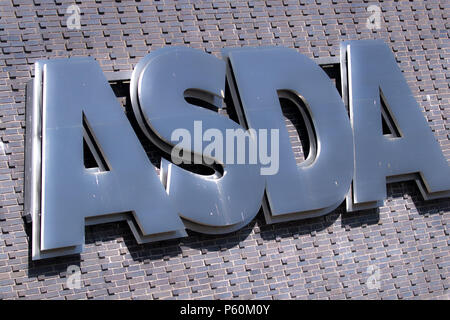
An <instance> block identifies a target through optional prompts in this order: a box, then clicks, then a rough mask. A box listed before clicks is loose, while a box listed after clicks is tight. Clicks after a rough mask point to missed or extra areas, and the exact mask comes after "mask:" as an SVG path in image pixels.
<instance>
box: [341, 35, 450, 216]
mask: <svg viewBox="0 0 450 320" xmlns="http://www.w3.org/2000/svg"><path fill="white" fill-rule="evenodd" d="M345 58H346V62H347V65H345ZM341 59H342V60H341V61H343V62H344V63H343V64H341V70H343V71H344V73H345V72H347V73H348V88H346V87H344V88H343V91H344V100H346V102H347V103H348V106H349V110H350V118H351V124H352V127H353V135H354V144H355V146H354V150H355V176H354V180H353V187H352V189H353V192H350V193H349V196H348V201H347V210H348V211H351V210H358V209H364V208H373V207H377V206H379V205H381V204H382V201H383V199H384V198H385V197H386V182H395V181H401V180H411V179H415V180H416V182H417V184H418V186H419V189H420V190H421V192H422V195H423V197H424V198H425V199H432V198H440V197H448V196H449V195H450V192H449V190H450V167H449V165H448V164H447V161H446V160H445V158H444V156H443V154H442V151H441V149H440V147H439V144H438V143H437V141H436V139H435V137H434V135H433V133H432V131H431V130H430V128H429V126H428V125H427V123H426V121H425V119H424V117H423V114H422V112H421V111H420V108H419V106H418V104H417V102H416V101H415V99H414V97H413V95H412V93H411V90H410V89H409V87H408V84H407V83H406V81H405V79H404V77H403V75H402V73H401V70H400V68H399V67H398V66H397V63H396V61H395V58H394V56H393V55H392V53H391V51H390V49H389V47H388V46H387V45H386V44H385V43H384V42H383V41H381V40H380V41H374V40H364V41H348V42H344V43H342V44H341ZM347 97H348V98H347ZM382 102H384V105H385V106H386V108H385V110H383V108H382ZM386 109H387V110H386ZM382 113H384V114H385V116H387V117H388V118H391V119H392V122H393V126H395V127H396V129H398V132H399V136H392V135H391V136H384V135H383V131H382ZM386 178H387V179H386ZM422 183H423V184H422Z"/></svg>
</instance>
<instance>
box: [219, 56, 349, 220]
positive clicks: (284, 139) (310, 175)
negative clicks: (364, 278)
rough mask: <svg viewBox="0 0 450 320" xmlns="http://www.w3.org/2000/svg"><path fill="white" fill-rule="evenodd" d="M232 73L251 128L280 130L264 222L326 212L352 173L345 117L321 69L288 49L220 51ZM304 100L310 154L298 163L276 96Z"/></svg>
mask: <svg viewBox="0 0 450 320" xmlns="http://www.w3.org/2000/svg"><path fill="white" fill-rule="evenodd" d="M224 54H225V55H228V57H229V61H230V62H231V66H232V69H233V72H234V75H235V79H236V84H237V87H238V88H239V94H240V98H241V101H242V108H243V113H244V115H245V118H246V119H247V121H248V125H249V127H250V128H255V129H259V128H264V129H272V128H276V129H279V130H280V148H279V149H280V170H279V172H278V174H276V175H272V176H267V177H266V194H267V199H266V200H265V204H264V212H265V216H266V220H267V222H269V223H273V222H278V221H286V220H293V219H299V218H307V217H312V216H319V215H323V214H326V213H328V212H330V211H331V210H333V209H334V208H336V207H337V206H338V205H339V204H340V203H341V202H342V201H343V200H344V199H345V195H346V194H347V192H348V190H349V187H350V183H351V179H352V174H353V157H352V154H353V145H352V132H351V127H350V122H349V119H348V116H347V113H346V111H345V107H344V104H343V103H342V100H341V97H340V96H339V93H338V91H337V90H336V88H335V87H334V85H333V83H332V82H331V80H330V79H329V78H328V77H327V75H326V74H325V72H324V71H323V70H322V69H321V68H320V67H319V66H318V65H316V64H315V63H314V62H313V61H312V60H310V59H308V58H307V57H306V56H304V55H302V54H300V53H298V52H296V51H295V50H291V49H287V48H258V49H254V48H249V49H231V50H229V51H225V52H224ZM280 94H283V96H284V97H287V98H291V99H292V100H293V102H295V101H296V100H298V99H301V100H303V102H304V103H305V104H306V106H307V108H308V110H307V112H308V113H309V115H310V117H311V119H312V125H313V126H314V128H315V132H316V138H317V147H316V148H317V149H316V150H315V152H313V153H314V157H312V158H310V159H307V160H306V161H304V162H303V163H302V164H300V165H297V164H296V162H295V157H294V153H293V151H292V149H291V145H290V142H289V136H288V132H287V129H286V126H285V124H284V118H283V114H282V112H281V108H280V103H279V95H280Z"/></svg>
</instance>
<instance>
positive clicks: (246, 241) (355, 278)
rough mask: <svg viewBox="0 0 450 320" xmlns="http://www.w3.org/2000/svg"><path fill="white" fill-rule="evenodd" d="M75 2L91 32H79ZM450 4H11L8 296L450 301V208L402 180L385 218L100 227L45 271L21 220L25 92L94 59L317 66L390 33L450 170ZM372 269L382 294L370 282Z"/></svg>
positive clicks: (4, 205) (4, 175)
mask: <svg viewBox="0 0 450 320" xmlns="http://www.w3.org/2000/svg"><path fill="white" fill-rule="evenodd" d="M71 4H77V5H79V7H80V8H81V12H82V15H81V30H80V31H76V30H74V31H70V30H68V29H67V27H66V19H67V15H65V12H66V8H67V7H68V6H69V5H71ZM370 4H377V5H378V6H380V7H381V8H382V25H381V29H380V30H377V31H376V32H373V31H371V30H368V29H367V28H366V19H367V18H368V16H369V15H370V14H369V13H368V12H367V11H366V8H367V7H368V6H369V5H370ZM449 9H450V3H449V2H448V1H444V0H443V1H434V0H433V1H379V2H377V1H362V0H315V1H314V0H299V1H298V0H296V1H291V0H285V1H230V0H218V1H214V2H210V1H194V0H191V1H187V0H186V1H173V0H166V1H150V0H141V1H138V0H136V1H131V0H130V1H111V0H77V1H65V0H1V1H0V50H1V51H0V52H1V53H0V137H1V141H0V201H1V202H0V299H17V298H33V299H36V298H49V299H91V298H97V299H131V298H137V299H169V298H175V299H181V298H189V299H191V298H195V299H197V298H199V299H200V298H202V299H231V298H238V299H246V298H249V299H254V298H261V299H288V298H296V299H316V298H319V299H330V298H331V299H335V298H336V299H345V298H352V299H368V298H377V299H380V298H383V299H409V298H421V299H430V298H435V299H436V298H439V299H448V298H449V291H448V288H449V285H450V272H449V271H450V251H449V245H450V238H449V226H448V223H450V214H449V211H450V200H449V199H443V200H438V201H428V202H426V201H423V200H422V198H421V196H420V194H419V192H418V189H417V188H416V186H415V185H414V184H413V183H412V182H408V183H396V184H391V185H389V186H388V199H387V200H386V201H385V203H384V206H383V207H380V208H379V209H378V210H367V211H361V212H357V213H346V212H345V210H344V206H343V205H342V206H341V207H339V208H338V209H337V210H335V211H334V212H332V213H331V214H329V215H327V216H325V217H321V218H315V219H308V220H303V221H296V222H291V223H282V224H275V225H266V224H265V223H264V221H263V219H262V215H261V214H259V215H258V217H257V218H256V219H255V220H254V221H253V222H252V223H250V225H249V226H247V227H245V228H243V229H242V230H240V231H238V232H235V233H233V234H229V235H224V236H206V235H201V234H196V233H193V232H190V237H188V238H185V239H179V240H171V241H164V242H159V243H155V244H147V245H137V244H136V242H135V241H134V239H133V237H132V235H131V233H130V231H129V229H128V227H127V225H126V224H124V223H111V224H105V225H101V226H93V227H87V228H86V250H85V252H84V253H82V254H81V256H79V257H77V256H71V257H60V258H56V259H50V260H46V261H38V262H32V261H31V260H30V258H29V256H30V242H29V234H30V230H29V226H28V225H26V224H24V222H23V220H22V211H23V181H24V173H23V172H24V128H25V123H24V88H25V84H26V82H27V81H28V80H29V79H31V77H32V75H33V68H32V67H33V63H34V62H35V61H36V60H37V59H42V58H55V57H69V56H85V55H90V56H93V57H95V58H96V59H97V61H99V63H100V65H101V67H102V68H103V70H104V71H105V72H115V71H125V70H132V68H133V67H134V66H135V65H136V63H137V62H138V60H139V59H140V58H141V57H143V56H144V55H145V54H146V53H147V52H148V51H151V50H155V49H157V48H160V47H165V46H170V45H185V46H190V47H194V48H200V49H204V50H205V51H206V52H210V53H212V54H215V55H218V54H219V52H220V49H221V48H223V47H231V46H262V45H283V46H287V47H292V48H296V49H297V50H298V51H299V52H301V53H304V54H306V55H308V56H309V57H312V58H314V57H329V56H335V55H338V54H339V43H340V41H342V40H348V39H372V38H380V39H383V40H384V41H385V42H387V43H388V44H389V45H390V47H391V49H392V51H393V52H394V54H395V56H396V58H397V60H398V63H399V66H400V68H401V69H402V70H403V72H404V75H405V77H406V79H407V81H408V84H409V85H410V87H411V89H412V91H413V93H414V95H415V97H416V100H417V101H418V102H419V104H420V106H421V108H422V109H423V114H424V116H425V117H426V119H427V120H428V123H429V125H430V127H431V128H432V130H433V132H434V134H435V137H436V139H437V140H438V141H439V143H440V145H441V148H442V150H443V152H444V154H445V157H446V158H447V160H448V161H449V162H450V140H449V137H450V136H449V134H450V122H449V119H448V117H449V114H450V89H449V78H450V73H449V71H448V67H449V58H450V52H449V50H450V42H449V32H450V22H449V20H448V17H449V14H450V10H449ZM69 265H79V266H80V267H81V273H82V274H81V279H82V283H81V288H80V289H69V288H68V287H67V286H66V280H67V277H66V269H67V267H68V266H69ZM369 266H374V268H375V271H378V272H379V281H378V283H379V284H380V286H379V288H378V289H377V288H374V289H369V287H368V286H367V282H368V281H369V279H368V278H369V277H370V276H371V274H370V273H368V267H369ZM372 276H374V275H372ZM375 276H376V275H375Z"/></svg>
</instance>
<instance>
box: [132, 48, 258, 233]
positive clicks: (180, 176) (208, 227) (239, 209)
mask: <svg viewBox="0 0 450 320" xmlns="http://www.w3.org/2000/svg"><path fill="white" fill-rule="evenodd" d="M130 90H131V98H132V103H133V110H134V113H135V115H136V117H137V119H138V122H139V124H140V126H141V128H142V129H143V130H144V132H145V133H146V135H147V136H148V138H149V139H151V140H152V141H153V142H154V143H155V144H157V145H158V146H159V147H160V148H161V149H163V150H164V151H166V152H167V153H168V154H170V153H171V150H172V148H173V146H174V142H173V141H172V139H171V136H172V133H173V132H174V131H175V130H177V129H181V130H183V131H184V132H186V131H187V132H189V133H190V136H192V137H193V138H194V139H195V138H198V136H197V137H196V135H197V134H198V132H196V129H195V123H201V126H202V130H203V131H204V132H206V131H207V130H216V131H215V132H220V133H221V135H222V137H225V136H226V133H225V131H226V129H242V128H241V127H240V126H239V125H238V124H237V123H235V122H233V121H232V120H230V119H228V118H226V117H224V116H221V115H219V114H217V113H216V112H214V111H212V110H207V109H204V108H200V107H197V106H194V105H191V104H189V103H188V102H187V101H186V100H185V94H186V93H189V92H190V93H192V92H195V93H196V94H197V95H199V96H203V98H204V99H209V100H210V102H211V103H213V104H217V100H219V101H220V99H222V98H223V97H224V91H225V63H224V62H223V61H222V60H219V59H218V58H216V57H214V56H213V55H209V54H206V53H204V52H201V51H199V50H194V49H189V48H167V49H162V50H158V51H157V52H152V53H150V54H148V55H147V56H145V57H144V58H143V59H142V60H141V61H140V62H139V63H138V65H137V66H136V68H135V70H134V72H133V75H132V79H131V85H130ZM200 121H201V122H200ZM252 138H253V137H250V139H252ZM183 151H184V153H189V154H194V155H195V156H196V157H200V158H201V157H202V156H203V157H204V156H205V154H204V153H203V150H202V145H201V143H200V144H196V143H194V147H191V146H189V144H188V145H185V146H184V148H183ZM234 154H236V152H235V153H234ZM224 159H226V150H224V152H223V158H222V159H219V158H218V157H213V159H211V160H214V161H215V162H216V163H218V164H219V165H220V166H222V168H223V175H222V176H220V177H218V176H216V175H210V176H204V175H199V174H195V173H192V172H190V171H187V170H184V169H182V168H181V167H178V166H176V165H172V164H168V163H167V161H166V160H164V159H163V163H162V167H163V169H165V170H166V171H168V172H167V190H168V194H169V197H170V199H171V200H172V201H173V202H174V203H175V205H176V206H177V209H178V210H179V214H180V215H181V217H183V218H184V223H185V225H186V226H187V227H188V228H189V229H192V230H195V231H199V232H203V233H224V232H231V231H234V230H237V229H239V228H241V227H242V226H244V225H245V224H248V223H249V222H250V221H251V220H252V219H253V217H254V216H255V215H256V214H257V212H258V210H259V208H260V207H261V201H262V198H263V193H264V177H263V176H261V175H260V173H259V169H260V167H259V165H257V164H229V163H224V161H223V160H224Z"/></svg>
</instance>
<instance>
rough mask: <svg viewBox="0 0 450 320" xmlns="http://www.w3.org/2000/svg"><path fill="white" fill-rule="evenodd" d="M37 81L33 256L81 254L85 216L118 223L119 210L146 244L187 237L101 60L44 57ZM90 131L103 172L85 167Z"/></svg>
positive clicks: (38, 257) (38, 65)
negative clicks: (37, 209)
mask: <svg viewBox="0 0 450 320" xmlns="http://www.w3.org/2000/svg"><path fill="white" fill-rule="evenodd" d="M34 81H35V85H34V98H35V100H34V103H35V104H36V106H38V108H37V109H39V106H41V108H42V196H41V216H40V219H39V216H35V217H33V238H34V241H33V259H41V258H46V257H50V256H57V255H62V254H70V253H76V252H80V251H81V249H82V246H83V244H84V227H85V219H86V222H87V221H88V220H90V219H88V218H91V219H92V218H93V217H99V216H100V218H103V219H104V220H96V221H97V222H99V221H113V220H118V219H119V218H115V217H114V216H113V215H112V214H119V213H120V214H121V213H125V212H132V213H133V215H134V218H135V220H136V222H137V224H138V226H139V227H138V230H135V231H137V232H135V234H136V235H137V236H138V238H140V239H138V240H141V241H151V240H161V239H168V238H174V237H180V236H184V235H186V234H185V231H184V225H183V224H182V222H181V219H180V218H179V216H178V215H177V213H176V211H175V209H174V207H173V206H172V205H171V203H170V202H169V201H168V197H167V194H166V192H165V190H164V188H163V186H162V184H161V182H160V181H159V179H158V176H157V174H156V171H155V168H154V167H153V166H152V165H151V163H150V161H149V160H148V158H147V156H146V154H145V152H144V150H143V148H142V146H141V145H140V143H139V141H138V139H137V137H136V135H135V133H134V132H133V129H132V128H131V125H130V123H129V122H128V120H127V118H126V116H125V114H124V112H123V111H122V110H121V107H120V105H119V103H118V101H117V99H116V97H115V95H114V93H113V91H112V90H111V87H110V86H109V84H108V82H107V81H106V78H105V76H104V75H103V73H102V71H101V69H100V67H99V65H98V64H97V63H96V62H95V60H93V59H91V58H71V59H58V60H51V61H40V62H37V63H36V77H35V80H34ZM83 122H84V124H83ZM86 126H87V127H88V128H86ZM86 130H87V131H89V132H90V135H91V139H92V141H90V143H91V144H92V143H95V144H96V145H97V146H98V148H99V150H100V153H101V155H102V156H103V157H104V159H105V161H106V166H107V168H102V169H103V170H99V169H87V168H85V166H84V163H83V135H86ZM39 233H40V235H39Z"/></svg>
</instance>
